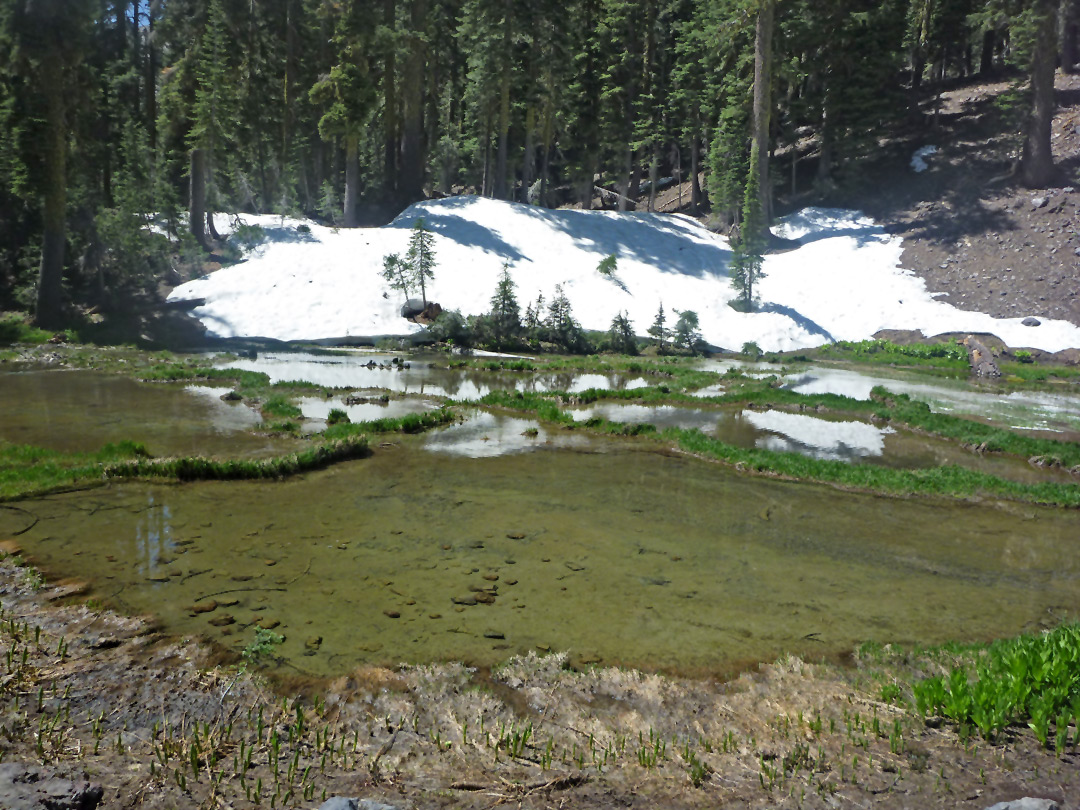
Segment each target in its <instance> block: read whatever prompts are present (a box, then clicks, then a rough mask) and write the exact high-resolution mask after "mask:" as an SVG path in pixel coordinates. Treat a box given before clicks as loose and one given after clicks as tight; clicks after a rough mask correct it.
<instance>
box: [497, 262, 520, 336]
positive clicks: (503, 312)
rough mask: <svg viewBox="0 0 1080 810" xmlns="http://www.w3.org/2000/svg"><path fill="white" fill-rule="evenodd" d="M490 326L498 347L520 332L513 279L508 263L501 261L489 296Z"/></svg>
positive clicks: (518, 311)
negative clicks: (496, 279)
mask: <svg viewBox="0 0 1080 810" xmlns="http://www.w3.org/2000/svg"><path fill="white" fill-rule="evenodd" d="M490 318H491V328H492V332H493V336H494V338H495V341H496V343H497V344H498V345H499V347H500V348H502V347H504V346H507V345H509V344H510V342H511V341H512V340H515V339H516V338H517V337H518V336H519V335H520V334H521V311H520V310H519V308H518V302H517V295H516V294H515V293H514V279H513V278H511V277H510V263H509V262H503V266H502V273H500V274H499V281H498V284H496V286H495V294H494V295H492V297H491V312H490Z"/></svg>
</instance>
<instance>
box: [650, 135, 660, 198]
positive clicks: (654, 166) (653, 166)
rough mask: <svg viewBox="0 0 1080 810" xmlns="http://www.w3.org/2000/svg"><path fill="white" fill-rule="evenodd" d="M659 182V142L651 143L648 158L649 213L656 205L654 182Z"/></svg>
mask: <svg viewBox="0 0 1080 810" xmlns="http://www.w3.org/2000/svg"><path fill="white" fill-rule="evenodd" d="M659 182H660V144H659V143H657V142H656V141H655V140H654V141H653V143H652V156H651V158H650V159H649V208H648V211H649V213H652V212H653V210H654V209H655V207H656V184H657V183H659Z"/></svg>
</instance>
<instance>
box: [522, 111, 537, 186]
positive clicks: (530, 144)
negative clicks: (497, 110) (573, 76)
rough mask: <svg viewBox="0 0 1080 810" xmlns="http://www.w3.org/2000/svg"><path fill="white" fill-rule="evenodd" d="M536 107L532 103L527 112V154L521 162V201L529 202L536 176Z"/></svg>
mask: <svg viewBox="0 0 1080 810" xmlns="http://www.w3.org/2000/svg"><path fill="white" fill-rule="evenodd" d="M535 129H536V108H535V107H534V106H533V105H532V104H530V105H529V107H528V109H527V110H526V112H525V156H524V160H522V163H521V186H522V188H521V195H520V200H521V202H525V203H527V202H529V189H530V188H531V187H532V183H533V179H534V178H535V177H536V143H535V139H536V135H535V132H534V130H535Z"/></svg>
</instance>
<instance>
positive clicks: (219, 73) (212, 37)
mask: <svg viewBox="0 0 1080 810" xmlns="http://www.w3.org/2000/svg"><path fill="white" fill-rule="evenodd" d="M228 38H229V32H228V20H227V19H226V17H225V10H224V8H223V6H222V0H210V5H209V7H208V10H207V17H206V25H205V27H204V29H203V33H202V37H201V39H200V41H199V50H198V61H197V62H196V63H195V101H194V104H193V105H192V110H191V115H192V126H191V131H190V133H189V135H188V143H189V145H190V147H191V197H190V199H191V205H190V210H189V222H190V228H191V232H192V234H194V236H195V238H196V239H198V240H199V241H200V242H201V243H203V244H205V238H206V237H205V231H204V228H203V219H204V218H205V221H206V228H207V229H209V232H210V235H211V236H213V237H215V238H217V233H216V232H215V231H214V211H215V210H216V209H217V208H219V207H220V205H221V199H220V197H221V194H220V188H219V185H218V182H217V169H218V167H217V161H218V158H219V156H221V155H223V154H225V153H226V152H227V147H228V146H229V143H230V141H231V137H230V136H231V135H232V133H233V132H234V130H235V126H236V109H235V99H234V98H233V96H232V93H231V86H232V83H231V81H230V79H229V65H228Z"/></svg>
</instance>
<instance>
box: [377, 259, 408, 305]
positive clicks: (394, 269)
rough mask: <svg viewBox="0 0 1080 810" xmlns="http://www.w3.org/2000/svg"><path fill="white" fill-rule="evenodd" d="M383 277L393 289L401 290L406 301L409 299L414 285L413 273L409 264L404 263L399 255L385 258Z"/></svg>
mask: <svg viewBox="0 0 1080 810" xmlns="http://www.w3.org/2000/svg"><path fill="white" fill-rule="evenodd" d="M381 275H382V277H383V278H384V279H386V283H387V284H389V285H390V288H391V289H393V290H399V291H400V292H401V294H402V295H404V296H405V300H408V299H409V289H410V288H411V287H412V284H413V278H412V273H411V272H410V269H409V266H408V264H406V263H405V262H403V261H402V260H401V257H400V256H399V255H398V254H397V253H391V254H389V255H387V256H383V269H382V274H381Z"/></svg>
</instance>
